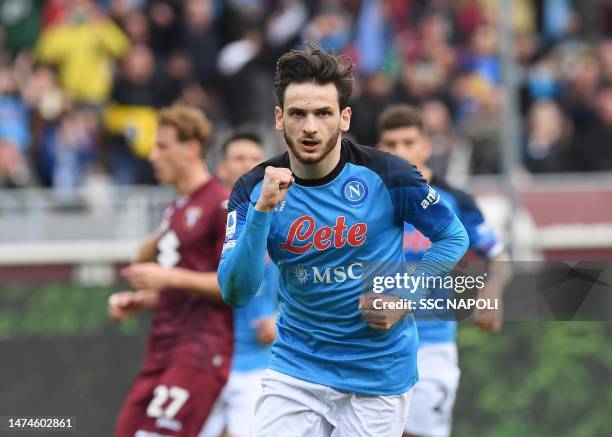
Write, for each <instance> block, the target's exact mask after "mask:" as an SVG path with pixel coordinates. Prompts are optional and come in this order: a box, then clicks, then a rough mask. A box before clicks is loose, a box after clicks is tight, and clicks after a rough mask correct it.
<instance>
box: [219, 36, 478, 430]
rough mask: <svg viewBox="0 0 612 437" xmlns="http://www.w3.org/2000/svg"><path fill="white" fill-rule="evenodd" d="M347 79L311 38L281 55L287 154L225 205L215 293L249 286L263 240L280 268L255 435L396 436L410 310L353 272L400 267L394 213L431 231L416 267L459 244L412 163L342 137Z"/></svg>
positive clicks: (441, 265) (250, 177) (246, 292)
mask: <svg viewBox="0 0 612 437" xmlns="http://www.w3.org/2000/svg"><path fill="white" fill-rule="evenodd" d="M352 86H353V76H352V63H351V62H350V59H349V58H346V57H337V56H332V55H330V54H327V53H325V52H324V51H322V50H320V49H318V48H316V47H314V46H312V45H307V47H306V49H304V50H294V51H291V52H288V53H286V54H284V55H283V56H281V58H280V59H279V60H278V63H277V70H276V78H275V91H276V97H277V99H278V106H276V107H275V109H274V112H275V118H276V129H277V130H278V131H280V132H281V133H282V134H283V135H284V138H285V141H286V143H287V146H288V148H289V150H288V152H287V153H285V154H283V155H279V156H277V157H275V158H273V159H271V160H269V161H267V162H265V163H263V164H260V165H258V166H257V167H255V168H254V169H253V170H251V171H250V172H249V173H247V174H246V175H244V176H243V177H241V178H240V180H238V182H237V183H236V185H235V186H234V189H233V191H232V196H231V198H230V202H229V204H228V210H229V213H228V224H227V230H226V242H225V245H224V250H223V255H222V261H221V264H220V265H219V273H218V276H219V284H220V285H221V289H222V293H223V298H224V300H225V301H226V302H228V303H230V304H231V305H233V306H235V307H242V306H244V305H246V304H247V303H248V302H249V300H250V299H251V298H252V297H253V296H254V295H255V294H256V293H257V290H258V289H259V286H260V284H261V282H262V279H263V275H264V257H265V253H266V248H267V250H268V253H269V255H270V258H271V259H272V261H273V262H274V263H275V264H276V265H277V266H278V267H279V270H280V277H281V280H280V283H279V288H278V299H279V317H278V319H277V339H276V341H275V342H274V344H273V346H272V356H271V359H270V367H269V369H268V370H267V371H266V374H265V376H264V378H263V379H262V387H263V391H262V396H261V397H260V398H259V400H258V401H257V406H256V409H255V430H254V435H255V436H257V437H268V436H269V437H278V436H291V437H299V436H304V437H306V436H317V437H319V436H332V435H333V436H335V437H344V436H347V437H348V436H351V437H353V436H361V435H363V436H365V435H367V436H386V437H399V436H401V434H402V431H403V429H404V421H405V417H406V415H407V413H408V406H409V403H410V388H411V387H412V385H413V384H414V383H415V382H416V380H417V372H416V356H415V355H416V346H417V338H416V328H415V325H414V319H413V317H412V316H411V315H409V316H407V317H406V313H407V310H399V311H385V310H378V309H377V308H376V304H375V301H376V300H377V299H381V300H382V301H383V302H393V303H397V302H399V300H400V298H399V297H398V296H397V295H400V296H405V294H404V291H405V290H400V289H392V290H390V292H391V293H392V294H387V295H377V294H373V293H367V294H362V291H364V290H363V285H364V284H363V283H362V279H363V278H362V277H363V276H365V273H364V271H365V270H366V268H367V267H369V263H370V262H379V263H381V264H382V265H383V266H388V265H390V264H396V265H400V266H401V267H402V268H403V269H404V271H405V268H406V266H405V261H404V254H403V251H402V236H403V231H404V222H406V221H407V222H410V223H413V224H414V225H415V226H416V227H417V228H418V229H420V230H421V231H422V232H423V233H424V234H425V235H427V236H428V237H429V238H430V239H431V240H432V241H433V244H432V246H431V247H430V249H429V251H428V252H427V254H426V255H425V257H424V261H423V262H421V263H420V264H419V265H418V266H417V274H419V273H423V274H429V275H436V274H441V273H443V272H444V271H446V269H447V268H450V267H452V265H454V264H455V263H456V261H457V260H458V259H459V258H461V256H463V254H464V252H465V249H466V248H467V235H466V233H465V229H464V228H463V226H462V225H461V223H460V222H459V220H458V219H457V217H456V216H455V215H454V214H453V212H452V211H451V210H450V208H449V207H448V205H447V204H446V203H445V202H443V201H439V202H433V203H431V204H430V205H428V207H427V209H425V208H423V207H422V204H424V202H425V199H427V198H428V196H430V195H431V194H430V188H429V187H428V186H427V184H426V183H425V181H424V180H423V178H422V177H421V175H420V174H419V173H418V172H417V171H416V169H414V167H412V166H411V165H410V164H408V163H407V162H405V161H404V160H402V159H400V158H397V157H395V156H393V155H390V154H387V153H384V152H380V151H378V150H375V149H372V148H368V147H363V146H359V145H357V144H354V143H352V142H351V141H348V140H346V139H342V138H341V132H345V131H347V130H348V129H349V126H350V120H351V108H350V107H349V106H348V100H349V98H350V95H351V91H352ZM366 291H367V290H366ZM394 294H395V295H394ZM406 357H410V358H409V359H408V361H407V360H406Z"/></svg>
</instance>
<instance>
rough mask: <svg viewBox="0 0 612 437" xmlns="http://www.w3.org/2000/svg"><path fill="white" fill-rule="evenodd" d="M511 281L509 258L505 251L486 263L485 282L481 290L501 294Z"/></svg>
mask: <svg viewBox="0 0 612 437" xmlns="http://www.w3.org/2000/svg"><path fill="white" fill-rule="evenodd" d="M510 279H512V268H511V266H510V256H509V255H508V253H507V252H506V251H503V252H501V253H499V254H498V255H496V256H494V257H492V258H491V259H490V260H489V261H488V263H487V282H486V283H485V287H484V288H483V290H487V291H489V292H490V291H493V292H495V293H497V294H500V295H501V294H502V293H503V291H504V288H506V285H508V282H510Z"/></svg>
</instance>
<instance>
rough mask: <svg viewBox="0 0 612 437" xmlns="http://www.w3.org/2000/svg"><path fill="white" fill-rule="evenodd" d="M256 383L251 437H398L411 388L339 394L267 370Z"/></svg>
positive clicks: (317, 385) (331, 389)
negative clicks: (257, 395)
mask: <svg viewBox="0 0 612 437" xmlns="http://www.w3.org/2000/svg"><path fill="white" fill-rule="evenodd" d="M372 377H373V378H375V377H376V375H372ZM261 383H262V387H263V393H262V395H261V397H260V398H259V400H258V401H257V407H256V408H255V430H254V432H253V434H252V437H279V436H282V437H313V436H316V437H358V436H376V437H378V436H385V437H401V435H402V431H403V429H404V418H405V417H406V415H407V414H408V408H409V405H410V394H411V390H409V391H407V392H406V393H403V394H401V395H395V396H366V395H360V394H355V393H343V392H339V391H337V390H334V389H333V388H330V387H327V386H324V385H321V384H314V383H312V382H306V381H302V380H300V379H296V378H293V377H291V376H288V375H284V374H282V373H279V372H275V371H273V370H267V371H266V374H265V375H264V377H263V379H262V380H261Z"/></svg>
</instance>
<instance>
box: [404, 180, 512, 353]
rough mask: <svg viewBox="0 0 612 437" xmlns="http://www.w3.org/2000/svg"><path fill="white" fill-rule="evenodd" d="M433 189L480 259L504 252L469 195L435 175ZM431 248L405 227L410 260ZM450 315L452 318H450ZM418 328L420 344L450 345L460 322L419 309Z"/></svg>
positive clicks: (437, 293)
mask: <svg viewBox="0 0 612 437" xmlns="http://www.w3.org/2000/svg"><path fill="white" fill-rule="evenodd" d="M431 186H432V187H433V188H434V189H435V190H436V191H437V192H438V193H439V194H440V196H441V197H442V199H444V200H446V202H447V203H448V204H449V205H450V207H451V208H452V209H453V211H454V212H455V214H456V215H457V217H458V218H459V220H461V223H463V226H464V227H465V230H466V231H467V233H468V236H469V239H470V245H469V249H470V250H471V251H473V252H475V253H476V254H477V255H478V256H479V257H482V258H485V259H489V258H491V257H493V256H495V255H497V254H499V253H500V252H501V251H502V250H503V245H502V244H501V243H500V242H499V241H498V240H497V238H496V237H495V233H494V232H493V230H492V229H491V227H489V226H488V225H487V223H486V222H485V220H484V217H483V216H482V213H481V212H480V209H478V206H477V205H476V202H474V199H473V198H472V196H470V195H469V194H467V193H465V192H463V191H461V190H457V189H455V188H452V187H450V186H449V185H447V184H446V183H445V182H444V181H443V180H441V179H439V178H438V177H436V176H434V177H433V178H432V180H431ZM430 246H431V242H430V241H429V239H428V238H427V237H425V236H424V235H423V234H421V233H420V232H419V231H418V230H417V229H415V227H414V226H413V225H411V224H410V223H405V225H404V254H405V255H406V261H408V262H417V261H420V260H421V258H423V255H424V254H425V253H426V251H427V250H428V249H429V247H430ZM431 297H432V298H448V297H450V292H449V290H444V289H439V290H433V291H432V296H431ZM447 316H448V315H447ZM415 317H416V319H417V320H416V325H417V330H418V332H419V341H420V343H421V344H426V343H446V342H451V341H454V340H455V335H456V333H457V322H455V321H452V320H447V319H446V318H445V317H444V320H440V318H441V317H437V316H436V314H433V313H432V312H426V311H425V310H416V311H415Z"/></svg>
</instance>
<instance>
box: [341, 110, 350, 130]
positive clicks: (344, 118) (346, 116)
mask: <svg viewBox="0 0 612 437" xmlns="http://www.w3.org/2000/svg"><path fill="white" fill-rule="evenodd" d="M351 115H353V110H352V109H351V107H350V106H347V107H346V108H344V109H343V110H342V112H340V130H342V132H346V131H348V130H349V129H350V127H351Z"/></svg>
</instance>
